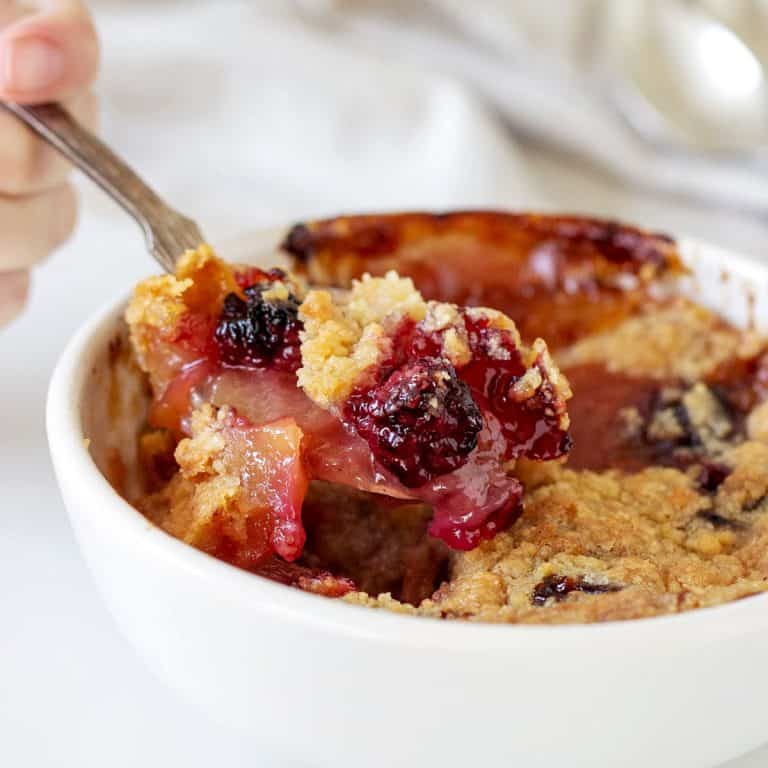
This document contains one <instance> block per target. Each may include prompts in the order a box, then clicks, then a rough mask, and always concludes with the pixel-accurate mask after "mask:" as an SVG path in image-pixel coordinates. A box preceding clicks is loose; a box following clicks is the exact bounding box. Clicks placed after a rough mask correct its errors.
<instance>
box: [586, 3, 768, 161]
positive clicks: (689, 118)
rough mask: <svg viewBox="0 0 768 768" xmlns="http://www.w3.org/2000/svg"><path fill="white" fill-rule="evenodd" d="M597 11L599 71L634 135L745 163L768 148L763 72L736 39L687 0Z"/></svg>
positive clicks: (767, 84) (767, 92) (767, 89)
mask: <svg viewBox="0 0 768 768" xmlns="http://www.w3.org/2000/svg"><path fill="white" fill-rule="evenodd" d="M603 8H604V10H605V13H606V15H605V17H604V18H603V19H602V21H601V24H600V27H601V33H600V39H601V41H602V43H603V47H604V54H603V55H604V56H605V59H604V60H603V62H602V70H603V71H604V72H611V73H612V74H611V79H612V81H613V83H614V86H613V88H612V96H613V99H614V101H615V104H616V107H617V109H618V111H619V113H620V115H621V116H622V117H623V118H624V119H625V121H626V122H627V123H628V124H629V126H630V127H631V128H632V129H633V130H634V131H635V132H636V133H637V134H639V135H640V136H641V137H643V138H644V139H646V140H648V141H651V142H652V143H654V144H657V145H662V146H667V147H669V148H675V149H683V150H686V151H693V152H705V153H709V154H711V155H715V154H723V155H730V156H733V157H738V158H741V159H744V160H749V159H753V158H755V157H758V156H760V155H761V154H766V153H768V75H767V74H766V71H765V67H764V66H763V64H762V62H761V61H760V58H759V57H758V56H757V55H756V53H755V52H754V51H753V50H752V49H751V48H750V47H749V46H748V45H747V44H746V43H745V42H744V41H743V40H742V39H741V37H739V36H738V35H737V34H736V33H735V32H733V31H732V30H731V29H730V28H729V27H728V26H727V25H726V24H724V23H722V22H721V21H719V20H717V19H716V18H714V17H713V16H711V15H709V14H708V13H706V12H705V11H704V10H702V9H701V8H700V7H698V6H697V5H695V4H694V3H691V2H685V0H635V2H628V1H624V2H621V3H610V4H606V5H604V6H603ZM601 58H602V57H601Z"/></svg>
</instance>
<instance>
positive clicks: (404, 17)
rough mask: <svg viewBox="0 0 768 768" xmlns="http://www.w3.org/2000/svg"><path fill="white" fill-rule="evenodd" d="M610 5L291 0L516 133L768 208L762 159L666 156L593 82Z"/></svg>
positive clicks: (339, 34)
mask: <svg viewBox="0 0 768 768" xmlns="http://www.w3.org/2000/svg"><path fill="white" fill-rule="evenodd" d="M622 2H625V3H628V2H631V0H622ZM640 2H647V0H640ZM610 3H611V0H569V2H568V3H557V4H554V5H553V4H552V3H542V2H540V0H476V2H465V0H428V1H427V2H419V3H408V2H394V3H393V2H391V0H388V1H385V0H368V2H360V1H359V0H347V1H346V2H345V1H344V0H299V1H298V5H299V7H301V8H304V9H305V10H306V17H307V18H308V19H310V20H312V22H313V23H314V25H315V27H316V28H317V29H325V30H326V32H327V34H330V35H332V36H333V37H334V38H335V39H336V40H337V41H339V42H340V43H341V44H345V45H347V46H351V45H354V46H357V47H358V48H363V49H365V50H368V51H371V50H375V51H377V52H378V53H380V54H382V55H387V54H389V55H393V54H394V55H396V57H397V59H398V60H399V61H400V62H403V61H408V62H411V63H413V64H415V65H418V66H421V67H424V66H428V67H429V68H430V69H432V70H434V71H440V72H443V73H447V74H450V75H453V76H454V77H455V78H456V80H457V81H458V82H461V83H463V84H465V85H467V86H469V87H471V88H472V89H473V90H474V92H475V93H477V94H480V95H482V96H483V97H484V98H485V99H486V100H487V102H488V105H489V106H490V107H491V108H493V109H495V110H497V112H498V113H499V114H500V115H501V116H502V117H503V118H504V119H505V120H506V121H507V122H508V123H509V124H510V125H511V126H513V128H514V129H515V130H516V131H517V132H519V133H522V134H523V135H525V136H527V137H529V138H533V139H534V140H536V141H539V142H544V143H546V144H547V145H549V146H553V147H558V148H560V149H562V150H565V151H567V152H569V153H574V154H578V155H580V156H582V157H585V158H589V159H590V160H591V161H592V162H593V163H595V164H597V165H599V166H601V167H602V168H604V169H606V170H608V171H610V172H611V173H613V174H616V175H619V176H620V177H622V178H623V179H625V180H626V181H627V182H628V183H631V184H634V185H636V186H638V187H642V188H646V189H654V190H661V191H665V192H670V193H675V194H682V195H685V196H689V197H692V198H696V199H699V200H702V201H707V202H710V203H711V202H716V203H720V204H726V205H731V206H737V207H746V208H748V209H751V210H753V211H756V212H761V213H766V212H768V168H766V166H765V165H762V166H760V165H759V164H757V163H752V164H750V163H745V162H743V161H726V160H723V159H720V160H715V159H713V158H710V159H702V158H697V157H691V156H686V155H685V154H684V153H675V152H672V153H671V152H669V151H665V150H664V149H659V148H657V147H654V146H652V145H651V144H650V143H649V142H648V141H645V140H643V139H641V138H640V137H639V136H637V135H636V134H634V133H633V132H632V130H631V129H630V128H629V127H628V125H627V124H626V123H625V122H624V120H623V119H621V117H620V115H619V113H618V112H617V110H616V107H615V105H614V103H613V101H612V100H611V99H610V97H609V94H608V92H607V88H605V87H601V85H600V82H599V81H602V80H604V79H605V77H606V75H607V73H606V72H605V71H602V72H601V75H600V76H597V75H596V74H595V73H594V72H593V71H592V69H591V67H590V62H591V61H593V60H594V59H595V58H598V59H599V58H600V57H601V56H602V58H603V59H604V60H603V62H602V65H601V69H602V70H605V68H606V67H607V68H608V69H609V70H610V68H611V67H615V64H616V62H615V61H613V60H611V58H610V53H608V51H604V52H602V53H601V52H600V51H599V50H598V51H597V52H596V51H595V50H593V49H595V48H609V47H610V46H605V45H603V44H602V41H601V39H600V36H599V35H596V34H595V29H594V28H595V27H596V26H597V22H598V20H599V19H603V20H605V18H610V17H609V15H608V14H609V11H615V10H616V6H615V5H614V6H612V8H610V9H609V7H608V6H609V4H610ZM704 5H706V4H702V6H704ZM733 5H734V4H733V3H732V10H735V9H733ZM755 7H756V10H759V9H760V8H759V7H758V6H757V4H755ZM624 10H628V7H627V8H625V9H624ZM711 10H713V11H717V10H718V9H716V8H713V9H711ZM764 10H765V9H764ZM718 15H719V16H721V17H722V15H723V14H722V13H719V14H718ZM753 17H754V18H753V23H754V24H756V25H757V26H756V28H755V29H762V30H763V36H764V37H765V36H766V35H768V10H765V13H764V15H762V16H759V17H758V16H757V15H756V14H753ZM610 29H611V27H610V26H609V30H610ZM753 31H755V30H753ZM612 74H613V75H616V74H617V73H616V72H613V73H612Z"/></svg>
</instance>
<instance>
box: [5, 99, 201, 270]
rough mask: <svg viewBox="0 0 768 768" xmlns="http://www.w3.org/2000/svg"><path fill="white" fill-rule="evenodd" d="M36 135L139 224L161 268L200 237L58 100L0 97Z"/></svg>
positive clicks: (195, 244) (192, 225)
mask: <svg viewBox="0 0 768 768" xmlns="http://www.w3.org/2000/svg"><path fill="white" fill-rule="evenodd" d="M0 107H2V108H4V109H6V110H7V111H8V112H11V113H12V114H14V115H16V117H18V118H19V119H20V120H22V121H23V122H24V123H25V124H26V125H27V126H29V128H31V129H32V130H33V131H34V132H35V133H36V134H37V135H38V136H39V137H40V138H41V139H43V140H44V141H46V142H47V143H48V144H50V145H51V146H52V147H53V148H54V149H56V150H57V151H59V152H60V153H61V154H62V155H64V157H66V158H67V159H68V160H69V161H70V162H71V163H72V164H73V165H74V166H75V167H77V168H79V169H80V170H81V171H82V172H83V173H85V174H86V175H87V176H88V177H89V178H91V179H92V180H93V181H95V182H96V184H98V185H99V186H100V187H101V188H102V189H103V190H104V191H105V192H106V193H107V194H108V195H109V196H110V197H111V198H112V199H113V200H114V201H115V202H116V203H118V205H120V206H121V207H122V208H123V209H124V210H125V211H126V212H127V213H129V214H130V215H131V216H132V217H133V218H134V219H135V220H136V223H137V224H138V225H139V226H140V227H141V229H142V232H143V233H144V239H145V240H146V244H147V250H148V251H149V252H150V254H151V255H152V256H153V257H154V258H155V259H156V260H157V262H158V263H159V264H160V266H161V267H162V268H163V269H164V270H166V271H167V272H173V271H174V268H175V265H176V260H177V259H178V258H179V256H181V254H182V253H184V252H185V251H186V250H189V249H194V248H198V247H199V246H200V245H201V244H202V243H204V242H205V239H204V238H203V235H202V233H201V232H200V229H199V227H198V226H197V224H196V223H195V222H194V221H192V219H189V218H187V217H186V216H182V215H181V214H180V213H179V212H178V211H176V210H174V209H173V208H171V207H170V206H169V205H168V204H167V203H166V202H165V201H164V200H163V199H162V198H160V196H159V195H158V194H157V193H156V192H154V190H152V189H151V188H150V187H149V186H148V185H147V184H146V183H145V182H144V181H143V180H142V179H141V178H139V176H138V175H137V174H136V172H135V171H133V170H132V169H131V168H130V167H129V166H128V165H127V164H126V163H125V162H124V161H123V160H121V159H120V158H119V157H118V156H117V155H116V154H115V153H114V152H113V151H112V150H111V149H110V148H109V147H108V146H107V145H106V144H104V142H103V141H101V140H100V139H98V138H96V136H94V135H93V134H92V133H90V131H88V130H86V129H85V128H83V126H81V125H80V124H79V123H78V122H77V121H76V120H75V119H74V118H73V117H72V116H71V115H70V114H69V113H68V112H67V111H66V110H65V109H64V108H63V107H61V106H59V105H58V104H43V105H38V106H22V105H20V104H14V103H10V102H4V101H0Z"/></svg>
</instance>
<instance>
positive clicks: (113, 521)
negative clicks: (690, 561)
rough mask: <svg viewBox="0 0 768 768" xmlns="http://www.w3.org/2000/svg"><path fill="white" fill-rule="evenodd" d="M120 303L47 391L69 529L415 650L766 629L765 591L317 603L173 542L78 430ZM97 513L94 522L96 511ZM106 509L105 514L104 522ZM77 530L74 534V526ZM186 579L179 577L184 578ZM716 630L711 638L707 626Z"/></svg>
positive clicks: (85, 331) (635, 641)
mask: <svg viewBox="0 0 768 768" xmlns="http://www.w3.org/2000/svg"><path fill="white" fill-rule="evenodd" d="M678 242H679V246H680V250H681V252H684V253H688V254H691V255H692V257H693V258H700V254H707V256H709V255H710V254H711V255H712V258H717V259H718V260H719V261H720V262H721V263H722V262H723V261H724V260H725V259H727V263H728V271H729V274H731V275H734V276H737V277H742V278H747V279H750V278H752V277H754V274H755V271H758V272H759V273H760V274H761V277H763V278H768V264H761V263H760V262H759V261H757V260H756V259H754V258H753V257H749V256H742V255H741V254H738V253H734V252H732V251H729V250H726V249H722V248H719V247H717V246H712V245H709V244H707V243H704V242H702V241H699V240H695V239H691V238H681V239H680V240H679V241H678ZM126 302H127V298H126V297H122V298H120V299H117V300H114V299H113V300H111V301H109V302H108V303H107V304H105V305H104V306H102V308H101V309H99V310H98V311H97V312H96V313H94V314H93V315H92V316H91V317H90V318H89V319H88V320H87V321H86V322H85V323H84V324H83V325H82V326H81V327H80V328H79V329H78V330H77V331H76V333H75V334H74V336H73V337H72V338H71V340H70V341H69V342H68V344H67V345H66V347H65V349H64V351H63V353H62V354H61V356H60V358H59V361H58V363H57V365H56V368H55V370H54V373H53V376H52V378H51V382H50V385H49V389H48V398H47V405H46V428H47V434H48V442H49V450H50V453H51V458H52V460H53V463H54V467H55V470H56V475H57V481H58V484H59V486H60V487H61V486H62V485H63V483H62V477H68V478H77V479H78V480H77V482H78V485H79V493H80V494H81V495H82V497H83V501H84V503H82V504H79V505H77V509H74V508H73V505H71V504H66V505H65V506H66V507H67V511H68V514H69V515H70V518H71V520H72V522H73V524H76V518H77V517H78V516H87V517H88V518H89V522H91V523H94V524H96V525H98V526H100V527H102V528H104V527H109V528H110V535H111V536H120V537H121V539H122V542H123V543H130V546H131V547H134V548H136V549H138V550H146V551H145V555H147V556H151V557H157V558H161V559H162V560H164V561H165V564H166V565H167V566H168V567H169V568H174V569H180V570H182V571H192V572H193V573H194V575H195V576H196V578H197V584H196V586H198V587H199V586H200V585H201V584H202V585H205V586H206V587H207V589H209V590H213V592H214V593H215V594H216V596H217V598H219V599H224V600H233V599H237V598H239V597H240V596H241V595H242V596H243V598H245V599H246V600H247V603H246V604H247V605H248V606H249V610H250V611H253V612H254V613H256V612H260V613H261V614H267V615H269V616H270V617H273V618H276V619H281V620H287V621H291V622H293V623H298V624H305V625H308V624H309V625H315V626H318V627H321V628H324V629H325V630H326V631H333V632H335V633H339V634H343V635H346V636H358V637H364V638H367V639H375V640H377V641H380V642H383V643H387V644H397V645H407V646H409V647H414V648H415V647H418V648H430V649H431V648H441V649H452V650H457V651H458V650H461V651H469V650H473V649H475V650H476V649H479V648H483V649H485V650H492V649H496V648H498V649H514V648H516V647H536V648H541V649H546V648H553V647H563V646H564V645H567V647H569V649H575V648H576V647H584V648H588V649H592V651H593V652H594V649H595V647H596V644H597V645H598V646H605V647H606V648H609V647H611V646H614V644H618V645H617V646H616V647H621V648H623V649H625V648H626V647H627V645H633V646H644V647H647V646H648V645H649V644H650V645H653V644H654V643H660V642H663V643H664V644H665V645H667V644H669V642H670V641H672V640H674V641H675V642H676V643H678V644H679V645H681V646H682V647H686V648H689V647H691V646H700V645H701V644H702V643H703V642H704V641H705V638H709V640H710V641H711V639H712V638H717V639H719V640H722V638H723V637H724V636H732V635H739V634H745V633H747V632H751V631H755V630H757V629H765V630H768V593H765V594H762V595H755V596H750V597H748V598H744V599H741V600H736V601H732V602H728V603H724V604H722V605H717V606H713V607H708V608H698V609H695V610H691V611H686V612H684V613H680V614H671V615H664V616H655V617H649V618H642V619H629V620H622V621H609V622H602V623H593V624H557V625H551V624H543V625H530V624H494V623H485V622H469V621H455V620H454V621H445V620H440V619H434V618H428V617H417V616H410V615H407V614H398V613H394V612H390V611H386V610H380V609H376V610H374V609H370V608H368V607H365V606H356V605H350V604H348V603H344V602H343V601H341V600H335V599H328V598H322V597H320V596H318V595H312V594H309V593H306V592H302V591H301V590H298V589H295V588H292V587H288V586H286V585H283V584H279V583H277V582H274V581H271V580H269V579H267V578H265V577H262V576H259V575H256V574H253V573H250V572H247V571H245V570H242V569H240V568H237V567H235V566H233V565H230V564H228V563H225V562H223V561H220V560H218V559H216V558H215V557H213V556H211V555H208V554H206V553H204V552H201V551H199V550H197V549H195V548H194V547H192V546H191V545H189V544H186V543H184V542H182V541H179V540H178V539H175V538H174V537H172V536H171V535H169V534H167V533H166V532H165V531H163V530H162V529H160V528H159V527H157V526H155V525H154V524H153V523H151V522H150V521H148V520H147V519H146V518H145V517H144V516H143V515H142V514H141V513H140V512H139V511H138V510H137V509H136V508H135V507H133V506H131V505H130V504H128V502H126V501H125V500H124V499H123V498H122V497H121V496H119V494H118V493H117V492H116V491H115V490H114V489H113V488H112V486H111V485H110V484H109V483H108V481H107V480H106V478H105V477H104V476H103V475H102V474H101V472H100V471H99V469H98V467H97V466H96V464H95V462H94V461H93V459H92V458H91V455H90V453H89V450H88V448H87V445H86V441H85V437H86V436H85V435H84V434H83V429H82V425H81V412H82V406H83V403H82V394H83V390H84V387H85V384H86V381H87V376H88V373H89V371H90V370H91V368H92V366H93V365H94V360H95V358H96V356H97V354H98V353H99V351H100V350H102V349H103V348H104V345H105V344H107V343H108V342H109V340H110V339H111V338H112V337H113V336H114V333H115V330H116V325H117V323H118V322H119V320H120V319H121V318H122V314H123V310H124V307H125V304H126ZM95 510H98V512H99V514H98V516H97V515H96V514H94V511H95ZM106 510H110V511H111V514H110V515H109V516H107V515H106V514H105V511H106ZM75 527H77V526H76V525H75ZM189 575H190V574H182V578H187V576H189ZM714 628H716V629H717V633H716V634H713V632H712V631H713V629H714Z"/></svg>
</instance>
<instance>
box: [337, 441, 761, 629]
mask: <svg viewBox="0 0 768 768" xmlns="http://www.w3.org/2000/svg"><path fill="white" fill-rule="evenodd" d="M725 460H726V461H727V462H729V464H731V465H732V466H733V467H734V469H733V472H732V474H730V475H729V477H728V478H727V479H726V480H725V481H724V482H723V484H722V486H721V487H720V488H719V489H718V492H717V494H716V495H715V496H714V497H709V496H707V495H706V494H702V493H701V492H700V491H699V490H698V489H697V488H696V486H695V483H694V480H693V479H692V478H691V477H690V476H689V475H688V474H686V473H684V472H681V471H678V470H675V469H664V468H650V469H647V470H645V471H643V472H639V473H635V474H624V473H621V472H618V471H611V472H605V473H599V474H598V473H594V472H586V471H584V472H573V471H571V470H568V469H567V468H559V469H558V470H556V471H555V476H554V477H553V478H551V480H550V481H549V482H546V483H545V484H544V485H541V486H539V487H538V488H536V489H534V490H532V491H530V492H529V493H528V495H527V499H526V508H525V512H524V514H523V516H522V518H521V519H520V520H519V521H518V523H516V524H515V526H513V527H512V528H511V529H510V530H508V531H506V532H503V533H500V534H499V535H498V536H496V538H495V539H493V540H492V541H489V542H486V543H484V544H482V545H481V546H480V547H478V548H477V549H475V550H473V551H471V552H466V553H460V554H458V555H457V556H456V557H455V558H454V565H453V570H452V574H451V579H450V581H448V582H446V583H445V584H444V585H443V587H442V588H441V589H440V590H438V592H437V593H436V594H435V595H434V596H433V598H432V599H428V600H425V601H424V602H423V603H422V604H421V605H420V606H419V607H418V609H416V610H415V611H414V610H412V609H411V608H405V609H404V610H405V611H406V612H409V613H415V614H417V615H424V616H436V615H439V616H441V617H443V618H462V619H467V620H473V621H492V622H509V623H570V622H578V623H588V622H597V621H612V620H620V619H631V618H642V617H645V616H653V615H659V614H668V613H676V612H679V611H684V610H689V609H692V608H698V607H705V606H710V605H717V604H719V603H722V602H726V601H729V600H734V599H738V598H740V597H746V596H749V595H753V594H757V593H760V592H764V591H768V502H767V501H766V494H767V493H768V446H766V445H764V444H761V443H756V442H748V443H744V444H743V445H741V446H738V447H737V448H734V449H732V450H731V451H730V452H728V453H727V454H726V456H725ZM756 504H757V506H755V505H756ZM723 521H728V523H727V524H725V523H723ZM564 578H568V579H571V580H573V583H577V584H585V585H587V590H588V591H581V590H580V589H574V590H573V591H570V592H568V593H566V594H564V595H563V596H561V597H555V596H552V595H550V596H548V597H547V596H546V594H547V592H546V590H545V591H544V592H543V593H541V589H542V587H541V585H542V584H545V585H546V584H547V580H548V579H549V580H557V579H564ZM537 589H538V590H539V592H540V593H541V595H542V598H543V599H541V600H536V598H535V596H536V594H537ZM601 589H604V590H606V591H601ZM589 590H594V591H589ZM347 599H348V600H349V601H351V602H354V603H357V604H361V605H367V606H372V607H383V608H390V609H391V608H392V606H393V602H392V599H391V597H389V596H384V597H383V599H382V598H381V597H379V598H378V599H377V598H376V597H372V596H368V595H352V596H349V597H348V598H347ZM398 610H401V609H400V608H399V607H398Z"/></svg>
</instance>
